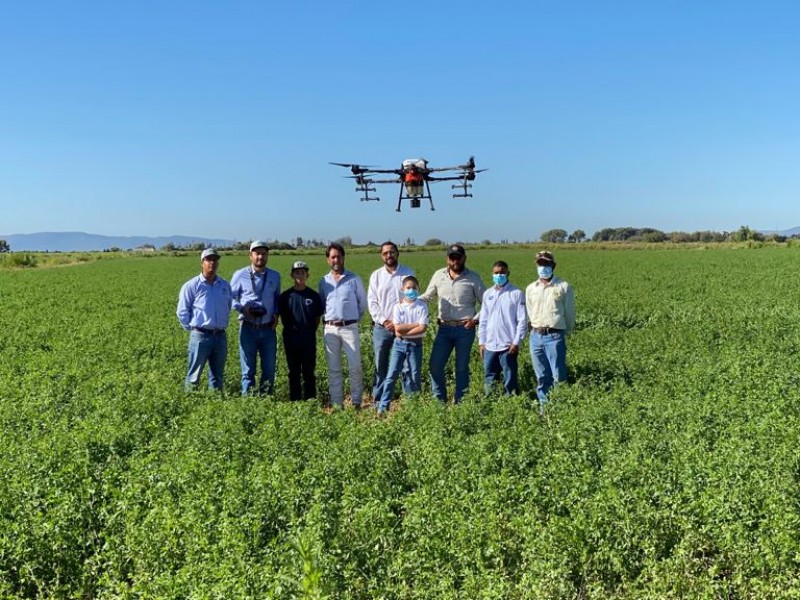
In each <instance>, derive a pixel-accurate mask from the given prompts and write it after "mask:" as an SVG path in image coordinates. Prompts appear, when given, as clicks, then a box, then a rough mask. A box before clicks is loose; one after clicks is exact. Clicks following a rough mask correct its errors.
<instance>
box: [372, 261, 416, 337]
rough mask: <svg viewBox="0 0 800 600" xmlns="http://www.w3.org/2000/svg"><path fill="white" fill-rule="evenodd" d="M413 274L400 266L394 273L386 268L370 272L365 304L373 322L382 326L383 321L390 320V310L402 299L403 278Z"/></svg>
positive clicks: (408, 269) (403, 266)
mask: <svg viewBox="0 0 800 600" xmlns="http://www.w3.org/2000/svg"><path fill="white" fill-rule="evenodd" d="M413 274H414V271H413V270H411V269H410V268H408V267H406V266H405V265H400V264H398V265H397V269H396V270H395V272H394V273H392V272H391V271H389V269H387V268H386V266H383V267H381V268H380V269H376V270H375V271H373V272H372V275H370V276H369V287H368V288H367V304H368V305H369V314H370V316H371V317H372V320H373V322H375V323H378V324H379V325H383V323H384V321H389V320H391V318H392V309H393V308H394V306H395V305H396V304H397V303H398V302H400V301H401V300H402V299H403V292H402V289H403V278H405V277H408V276H409V275H413Z"/></svg>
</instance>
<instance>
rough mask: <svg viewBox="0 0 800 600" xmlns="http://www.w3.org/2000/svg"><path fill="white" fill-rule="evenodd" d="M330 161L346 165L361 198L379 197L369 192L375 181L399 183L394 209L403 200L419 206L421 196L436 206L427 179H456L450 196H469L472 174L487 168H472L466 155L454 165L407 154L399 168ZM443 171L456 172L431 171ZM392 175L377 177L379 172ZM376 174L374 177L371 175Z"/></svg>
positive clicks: (430, 180)
mask: <svg viewBox="0 0 800 600" xmlns="http://www.w3.org/2000/svg"><path fill="white" fill-rule="evenodd" d="M330 164H332V165H336V166H338V167H347V168H349V169H350V172H351V173H352V175H347V177H348V178H350V179H355V180H356V191H357V192H361V193H363V194H364V195H363V196H362V197H361V201H362V202H369V201H373V200H375V201H377V200H380V198H378V197H377V196H370V195H369V193H370V192H375V191H376V190H377V188H376V187H375V184H378V183H398V184H400V194H399V196H398V198H397V209H396V210H397V212H400V206H401V205H402V203H403V200H408V201H409V202H410V204H411V208H419V207H420V206H421V205H422V201H423V200H428V201H429V202H430V204H431V210H436V209H435V208H434V207H433V196H431V186H430V184H431V182H434V183H435V182H437V181H457V182H458V183H454V184H452V185H451V186H450V188H451V189H453V190H460V192H456V193H454V194H453V198H472V194H471V193H470V192H469V190H470V189H471V188H472V183H471V182H472V181H475V175H476V174H477V173H482V172H483V171H488V169H476V168H475V157H474V156H470V157H469V160H468V161H467V162H466V163H465V164H463V165H457V166H455V167H434V168H431V167H429V166H428V161H427V160H425V159H424V158H408V159H406V160H404V161H403V163H402V165H401V166H400V168H399V169H378V168H375V167H373V166H371V165H358V164H354V163H338V162H332V163H330ZM445 171H456V172H457V173H456V174H453V175H447V176H444V177H435V176H433V175H432V173H442V172H445ZM388 174H392V175H396V177H394V178H392V179H389V178H383V179H382V178H380V177H381V176H383V175H388ZM374 175H377V176H378V178H373V176H374Z"/></svg>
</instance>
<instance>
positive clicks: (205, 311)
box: [177, 275, 232, 331]
mask: <svg viewBox="0 0 800 600" xmlns="http://www.w3.org/2000/svg"><path fill="white" fill-rule="evenodd" d="M231 302H232V294H231V286H230V284H229V283H228V282H227V281H225V280H224V279H223V278H222V277H220V276H219V275H217V276H216V277H215V278H214V281H212V282H211V283H208V282H207V281H206V278H205V277H203V276H202V275H198V276H197V277H192V278H191V279H190V280H189V281H187V282H186V283H184V284H183V286H182V287H181V291H180V294H178V311H177V314H178V321H179V322H180V324H181V327H183V328H184V329H186V330H187V331H188V330H190V329H192V328H193V327H200V328H202V329H225V328H226V327H227V326H228V319H229V318H230V315H231Z"/></svg>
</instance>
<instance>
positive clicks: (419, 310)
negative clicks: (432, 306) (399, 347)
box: [392, 300, 428, 340]
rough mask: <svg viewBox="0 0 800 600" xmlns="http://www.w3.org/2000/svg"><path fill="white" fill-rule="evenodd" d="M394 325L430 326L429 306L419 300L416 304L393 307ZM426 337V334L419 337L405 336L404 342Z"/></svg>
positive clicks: (401, 303)
mask: <svg viewBox="0 0 800 600" xmlns="http://www.w3.org/2000/svg"><path fill="white" fill-rule="evenodd" d="M392 323H394V324H395V325H398V324H414V325H427V324H428V305H427V304H425V303H424V302H420V301H419V300H414V302H398V303H397V304H395V305H394V307H392ZM424 337H425V334H424V333H420V334H419V335H404V336H403V339H404V340H419V339H422V338H424Z"/></svg>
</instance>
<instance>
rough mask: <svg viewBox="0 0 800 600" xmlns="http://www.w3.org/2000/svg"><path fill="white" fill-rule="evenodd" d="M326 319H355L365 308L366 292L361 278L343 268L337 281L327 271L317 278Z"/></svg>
mask: <svg viewBox="0 0 800 600" xmlns="http://www.w3.org/2000/svg"><path fill="white" fill-rule="evenodd" d="M319 295H320V296H321V297H322V302H323V303H324V304H325V320H326V321H357V320H359V319H360V318H361V315H363V314H364V313H365V312H366V310H367V293H366V292H365V291H364V284H363V283H362V281H361V278H360V277H359V276H358V275H356V274H355V273H353V272H352V271H348V270H346V269H345V271H344V273H342V276H341V277H339V281H336V280H335V279H334V278H333V273H328V274H327V275H325V277H323V278H322V279H320V280H319Z"/></svg>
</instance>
